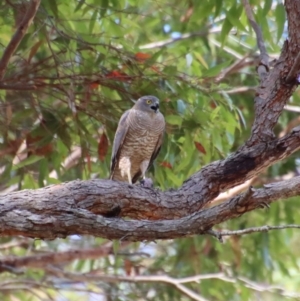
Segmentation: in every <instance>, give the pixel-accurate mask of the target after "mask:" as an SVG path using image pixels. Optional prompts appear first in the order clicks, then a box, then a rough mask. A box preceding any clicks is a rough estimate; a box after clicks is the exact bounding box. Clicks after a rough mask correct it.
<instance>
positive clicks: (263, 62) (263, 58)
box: [243, 0, 269, 80]
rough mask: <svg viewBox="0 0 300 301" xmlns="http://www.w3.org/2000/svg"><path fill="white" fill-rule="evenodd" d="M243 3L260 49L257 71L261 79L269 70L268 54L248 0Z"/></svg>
mask: <svg viewBox="0 0 300 301" xmlns="http://www.w3.org/2000/svg"><path fill="white" fill-rule="evenodd" d="M243 4H244V7H245V12H246V15H247V18H248V20H249V22H250V24H251V26H252V28H253V30H254V31H255V34H256V40H257V46H258V49H259V51H260V66H259V67H258V70H257V72H258V75H259V77H260V79H261V80H263V79H264V78H265V76H266V74H267V73H268V71H269V56H268V54H267V49H266V46H265V43H264V39H263V35H262V31H261V29H260V27H259V26H258V24H257V23H256V21H255V19H254V15H253V12H252V9H251V6H250V4H249V1H248V0H243Z"/></svg>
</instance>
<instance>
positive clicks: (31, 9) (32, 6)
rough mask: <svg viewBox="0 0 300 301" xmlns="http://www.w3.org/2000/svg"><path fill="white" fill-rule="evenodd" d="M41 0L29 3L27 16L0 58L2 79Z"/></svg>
mask: <svg viewBox="0 0 300 301" xmlns="http://www.w3.org/2000/svg"><path fill="white" fill-rule="evenodd" d="M40 2H41V0H31V1H30V3H29V4H28V8H27V11H26V13H25V16H24V18H23V20H22V22H21V23H20V25H19V26H18V29H17V31H16V32H15V34H14V35H13V37H12V39H11V40H10V42H9V44H8V45H7V47H6V49H5V51H4V53H3V56H2V58H1V60H0V81H1V80H2V79H3V77H4V74H5V71H6V68H7V65H8V62H9V60H10V58H11V56H12V55H13V54H14V52H15V51H16V49H17V47H18V46H19V44H20V42H21V41H22V39H23V37H24V35H25V34H26V32H27V29H28V27H29V26H30V24H31V22H32V20H33V19H34V17H35V14H36V12H37V10H38V8H39V6H40Z"/></svg>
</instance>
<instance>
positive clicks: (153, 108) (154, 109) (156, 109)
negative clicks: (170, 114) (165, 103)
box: [150, 102, 159, 113]
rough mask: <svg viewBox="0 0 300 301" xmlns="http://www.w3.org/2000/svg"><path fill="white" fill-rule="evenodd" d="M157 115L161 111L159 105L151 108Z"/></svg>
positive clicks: (156, 104) (155, 104)
mask: <svg viewBox="0 0 300 301" xmlns="http://www.w3.org/2000/svg"><path fill="white" fill-rule="evenodd" d="M150 108H151V109H152V110H153V111H154V112H155V113H157V111H158V110H159V103H157V102H156V103H154V104H153V105H152V106H151V107H150Z"/></svg>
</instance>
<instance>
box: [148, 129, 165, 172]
mask: <svg viewBox="0 0 300 301" xmlns="http://www.w3.org/2000/svg"><path fill="white" fill-rule="evenodd" d="M164 136H165V131H163V132H162V133H161V134H160V135H159V136H158V139H157V142H156V145H155V148H154V151H153V153H152V156H151V159H150V162H149V165H148V168H149V167H150V166H151V165H152V164H153V161H154V160H155V159H156V157H157V156H158V154H159V152H160V149H161V145H162V143H163V141H164Z"/></svg>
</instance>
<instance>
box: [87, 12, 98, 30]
mask: <svg viewBox="0 0 300 301" xmlns="http://www.w3.org/2000/svg"><path fill="white" fill-rule="evenodd" d="M97 16H98V10H97V9H95V11H94V12H93V15H92V17H91V20H90V23H89V32H90V33H92V32H93V29H94V27H95V23H96V20H97Z"/></svg>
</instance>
